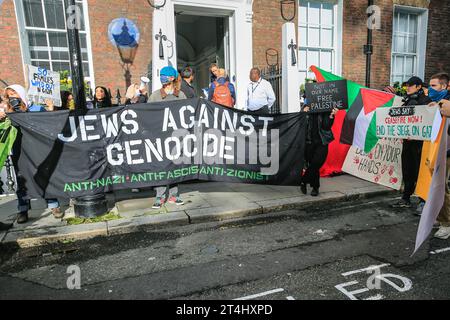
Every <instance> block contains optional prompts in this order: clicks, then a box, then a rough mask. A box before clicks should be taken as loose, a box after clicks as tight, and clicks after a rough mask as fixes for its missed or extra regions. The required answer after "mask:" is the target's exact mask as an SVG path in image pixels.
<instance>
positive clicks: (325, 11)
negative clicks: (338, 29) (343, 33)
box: [322, 3, 334, 26]
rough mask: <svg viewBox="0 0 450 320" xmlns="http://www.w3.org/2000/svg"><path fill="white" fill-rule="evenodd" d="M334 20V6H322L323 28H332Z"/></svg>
mask: <svg viewBox="0 0 450 320" xmlns="http://www.w3.org/2000/svg"><path fill="white" fill-rule="evenodd" d="M333 18H334V17H333V4H331V3H324V4H323V5H322V26H332V25H333V24H334V22H333V20H334V19H333Z"/></svg>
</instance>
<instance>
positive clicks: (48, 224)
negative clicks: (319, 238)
mask: <svg viewBox="0 0 450 320" xmlns="http://www.w3.org/2000/svg"><path fill="white" fill-rule="evenodd" d="M321 183H322V186H321V189H320V190H321V193H320V195H319V197H311V196H310V195H303V194H301V192H300V190H299V188H298V187H287V186H269V185H247V184H232V183H223V182H198V183H190V184H183V185H182V186H181V187H180V192H181V196H182V198H183V200H184V201H185V204H184V205H183V206H176V205H171V204H167V205H165V206H164V207H163V208H161V209H160V210H154V209H152V208H151V206H152V204H153V201H154V196H155V193H154V191H153V190H151V189H146V190H141V192H139V193H132V192H131V190H124V191H118V192H115V193H110V194H107V199H108V205H109V208H110V210H111V211H110V212H111V213H114V214H115V215H117V216H118V217H119V218H118V219H116V220H110V221H105V222H96V223H86V224H80V225H69V224H68V222H67V219H68V218H70V217H74V216H75V215H74V212H73V207H69V206H68V203H66V204H63V206H62V209H63V210H65V212H66V216H65V218H64V219H62V220H57V219H54V217H53V216H52V214H51V212H50V211H49V210H48V209H46V205H45V202H44V201H42V200H33V201H32V204H31V206H32V210H30V212H29V217H30V220H29V222H28V223H26V224H23V225H18V224H16V223H15V224H14V226H13V228H12V229H10V230H9V231H7V232H0V243H1V245H2V246H8V245H9V246H16V247H17V246H18V247H20V248H32V247H37V246H43V245H47V244H53V243H69V242H74V241H77V240H85V239H90V238H94V237H107V236H114V235H121V234H130V233H133V232H140V231H145V230H158V229H161V228H165V227H168V226H170V227H173V226H183V225H190V224H196V223H204V222H211V221H224V220H229V219H236V218H244V217H247V216H255V215H265V214H272V213H276V212H282V211H285V210H291V209H306V208H311V207H315V206H320V207H323V206H325V207H326V206H327V205H329V206H331V207H333V204H336V203H341V202H346V201H355V200H360V199H365V198H371V197H376V196H382V195H388V194H389V195H393V194H395V193H396V191H394V190H392V189H389V188H386V187H383V186H380V185H376V184H373V183H370V182H367V181H364V180H361V179H358V178H355V177H353V176H349V175H342V176H337V177H333V178H324V179H322V182H321ZM16 206H17V201H16V198H15V196H13V195H9V196H3V197H1V198H0V221H1V222H13V221H14V219H15V216H16V213H17V209H16Z"/></svg>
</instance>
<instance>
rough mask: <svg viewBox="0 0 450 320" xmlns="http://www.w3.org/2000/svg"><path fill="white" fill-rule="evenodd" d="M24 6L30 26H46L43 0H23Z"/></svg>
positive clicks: (26, 19)
mask: <svg viewBox="0 0 450 320" xmlns="http://www.w3.org/2000/svg"><path fill="white" fill-rule="evenodd" d="M23 8H24V11H25V12H24V13H25V21H26V24H27V26H28V27H36V28H45V22H44V14H43V12H42V3H41V0H23Z"/></svg>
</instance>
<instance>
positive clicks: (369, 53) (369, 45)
mask: <svg viewBox="0 0 450 320" xmlns="http://www.w3.org/2000/svg"><path fill="white" fill-rule="evenodd" d="M368 5H369V6H368V8H369V7H371V6H373V0H369V3H368ZM370 16H371V14H370V13H368V14H367V18H370ZM364 54H365V55H366V87H367V88H370V74H371V71H372V70H371V69H372V54H373V45H372V28H371V27H370V26H369V25H367V44H366V45H365V46H364Z"/></svg>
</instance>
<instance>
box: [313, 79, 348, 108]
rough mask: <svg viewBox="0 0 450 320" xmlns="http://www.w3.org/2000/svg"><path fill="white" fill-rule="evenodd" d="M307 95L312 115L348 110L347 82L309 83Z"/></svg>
mask: <svg viewBox="0 0 450 320" xmlns="http://www.w3.org/2000/svg"><path fill="white" fill-rule="evenodd" d="M305 93H306V99H307V101H308V105H309V106H310V112H311V113H319V112H331V111H332V110H333V108H338V109H340V110H343V109H348V92H347V80H337V81H327V82H321V83H307V84H306V85H305Z"/></svg>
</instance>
